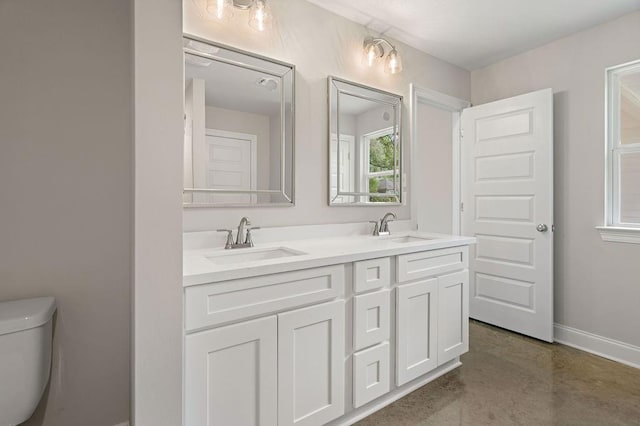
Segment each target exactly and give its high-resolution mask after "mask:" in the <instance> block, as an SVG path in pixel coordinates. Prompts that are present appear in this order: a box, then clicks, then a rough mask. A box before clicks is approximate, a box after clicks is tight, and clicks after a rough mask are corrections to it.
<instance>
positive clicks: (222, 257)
mask: <svg viewBox="0 0 640 426" xmlns="http://www.w3.org/2000/svg"><path fill="white" fill-rule="evenodd" d="M302 254H306V253H303V252H301V251H297V250H292V249H290V248H286V247H274V248H264V249H261V248H258V249H256V248H244V249H234V250H225V251H223V252H220V253H216V254H210V255H208V256H205V257H206V258H207V260H209V261H210V262H213V263H215V264H217V265H228V264H232V263H246V262H258V261H261V260H270V259H279V258H282V257H290V256H300V255H302Z"/></svg>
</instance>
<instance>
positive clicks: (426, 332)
mask: <svg viewBox="0 0 640 426" xmlns="http://www.w3.org/2000/svg"><path fill="white" fill-rule="evenodd" d="M437 295H438V279H437V278H434V279H430V280H426V281H421V282H417V283H415V284H405V285H402V286H399V287H398V288H397V298H396V316H397V321H396V326H397V330H396V336H397V344H396V358H397V359H396V384H397V385H398V386H400V385H403V384H405V383H407V382H409V381H411V380H413V379H415V378H417V377H420V376H422V375H423V374H425V373H427V372H429V371H431V370H433V369H434V368H436V367H437V366H438V353H437V348H436V346H437V344H438V340H437V330H438V325H437V321H438V312H437V303H438V296H437Z"/></svg>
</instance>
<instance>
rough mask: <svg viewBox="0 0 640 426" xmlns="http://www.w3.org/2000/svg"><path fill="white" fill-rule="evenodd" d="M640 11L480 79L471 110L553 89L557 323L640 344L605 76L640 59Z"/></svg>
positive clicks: (637, 289) (637, 254)
mask: <svg viewBox="0 0 640 426" xmlns="http://www.w3.org/2000/svg"><path fill="white" fill-rule="evenodd" d="M639 40H640V12H637V13H633V14H630V15H626V16H624V17H622V18H619V19H617V20H615V21H611V22H609V23H606V24H603V25H600V26H598V27H595V28H592V29H589V30H586V31H583V32H580V33H577V34H574V35H572V36H569V37H566V38H563V39H560V40H557V41H555V42H552V43H550V44H548V45H546V46H543V47H540V48H538V49H534V50H531V51H529V52H526V53H523V54H521V55H518V56H515V57H513V58H510V59H506V60H504V61H501V62H498V63H496V64H493V65H490V66H488V67H486V68H484V69H480V70H477V71H474V72H472V74H471V81H472V96H471V99H472V102H473V103H474V104H481V103H485V102H489V101H493V100H496V99H501V98H506V97H509V96H513V95H517V94H521V93H525V92H530V91H533V90H537V89H543V88H546V87H551V88H552V89H553V91H554V127H555V131H554V139H555V149H554V155H555V166H554V171H555V200H554V202H555V213H554V214H555V218H556V219H555V220H556V223H555V225H556V235H555V241H556V246H555V286H556V287H555V288H556V290H555V320H556V322H558V323H560V324H563V325H566V326H570V327H574V328H577V329H579V330H583V331H588V332H591V333H594V334H596V335H600V336H604V337H608V338H610V339H615V340H619V341H622V342H626V343H629V344H631V345H636V346H640V332H638V324H640V309H638V302H639V301H640V263H639V262H638V260H639V259H640V245H632V244H621V243H611V242H603V241H602V240H601V239H600V236H599V234H598V232H597V231H596V230H595V229H594V226H596V225H602V224H603V220H604V219H603V211H604V146H605V145H604V144H605V141H604V132H605V130H604V116H605V110H604V99H605V87H604V82H605V80H604V70H605V68H607V67H609V66H612V65H616V64H620V63H625V62H628V61H631V60H635V59H638V58H640V43H639Z"/></svg>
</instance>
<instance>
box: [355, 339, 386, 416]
mask: <svg viewBox="0 0 640 426" xmlns="http://www.w3.org/2000/svg"><path fill="white" fill-rule="evenodd" d="M389 385H390V378H389V343H388V342H385V343H383V344H381V345H378V346H374V347H373V348H369V349H367V350H364V351H361V352H358V353H356V354H354V355H353V406H354V407H355V408H358V407H361V406H363V405H364V404H366V403H367V402H370V401H373V400H374V399H376V398H378V397H380V396H382V395H384V394H386V393H387V392H389V388H390V386H389Z"/></svg>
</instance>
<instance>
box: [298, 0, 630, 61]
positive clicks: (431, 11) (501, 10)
mask: <svg viewBox="0 0 640 426" xmlns="http://www.w3.org/2000/svg"><path fill="white" fill-rule="evenodd" d="M308 1H310V2H311V3H314V4H316V5H318V6H320V7H322V8H324V9H328V10H330V11H332V12H334V13H336V14H338V15H342V16H344V17H346V18H348V19H350V20H352V21H355V22H358V23H360V24H362V25H365V26H366V27H368V28H370V29H371V30H372V32H373V33H380V34H384V35H387V36H389V37H390V38H393V39H396V40H399V41H402V42H404V43H406V44H408V45H410V46H412V47H415V48H417V49H419V50H422V51H423V52H426V53H429V54H431V55H433V56H436V57H438V58H440V59H443V60H445V61H447V62H450V63H452V64H454V65H457V66H459V67H462V68H465V69H468V70H473V69H478V68H482V67H484V66H486V65H489V64H492V63H494V62H496V61H499V60H501V59H504V58H508V57H510V56H513V55H515V54H518V53H521V52H525V51H527V50H529V49H532V48H535V47H538V46H541V45H543V44H546V43H548V42H550V41H552V40H556V39H558V38H561V37H564V36H567V35H569V34H572V33H575V32H577V31H581V30H583V29H586V28H589V27H592V26H594V25H597V24H600V23H603V22H606V21H609V20H611V19H614V18H617V17H619V16H622V15H624V14H627V13H630V12H633V11H635V10H640V0H308ZM401 53H402V52H401Z"/></svg>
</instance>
